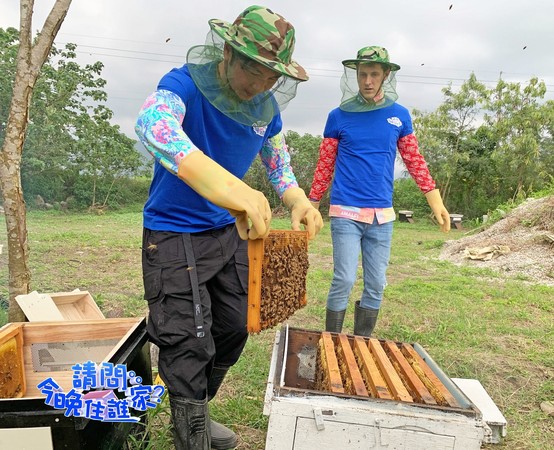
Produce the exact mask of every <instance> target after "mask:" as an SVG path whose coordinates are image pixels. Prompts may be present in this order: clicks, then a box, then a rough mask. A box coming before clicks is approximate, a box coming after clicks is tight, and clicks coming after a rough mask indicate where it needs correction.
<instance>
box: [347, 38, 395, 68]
mask: <svg viewBox="0 0 554 450" xmlns="http://www.w3.org/2000/svg"><path fill="white" fill-rule="evenodd" d="M363 63H365V64H369V63H380V64H384V65H386V66H387V67H389V68H390V69H391V70H392V71H393V72H395V71H397V70H400V66H399V65H398V64H395V63H392V62H390V61H389V52H388V51H387V49H386V48H384V47H379V46H377V45H371V46H369V47H364V48H361V49H360V50H358V54H357V55H356V59H345V60H344V61H343V62H342V65H343V66H345V67H348V68H349V69H356V67H357V66H358V64H363Z"/></svg>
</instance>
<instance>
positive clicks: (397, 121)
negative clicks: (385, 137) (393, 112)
mask: <svg viewBox="0 0 554 450" xmlns="http://www.w3.org/2000/svg"><path fill="white" fill-rule="evenodd" d="M387 122H388V123H390V124H391V125H395V126H397V127H401V126H402V122H401V121H400V119H399V118H398V117H389V118H388V119H387Z"/></svg>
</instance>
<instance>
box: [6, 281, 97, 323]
mask: <svg viewBox="0 0 554 450" xmlns="http://www.w3.org/2000/svg"><path fill="white" fill-rule="evenodd" d="M15 299H16V301H17V303H18V304H19V307H20V308H21V309H22V311H23V312H24V313H25V317H27V319H28V320H29V321H30V322H36V321H43V322H44V321H55V320H87V319H104V314H102V311H100V308H98V305H97V304H96V302H95V301H94V298H92V295H91V294H90V293H89V292H88V291H80V290H79V289H76V290H74V291H72V292H52V293H42V294H39V293H38V292H37V291H33V292H31V293H29V294H25V295H18V296H17V297H16V298H15Z"/></svg>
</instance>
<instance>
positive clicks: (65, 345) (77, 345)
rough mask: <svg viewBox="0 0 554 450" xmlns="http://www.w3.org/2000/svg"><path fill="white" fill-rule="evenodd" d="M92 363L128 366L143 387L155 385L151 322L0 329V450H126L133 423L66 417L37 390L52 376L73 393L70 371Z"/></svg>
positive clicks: (66, 323)
mask: <svg viewBox="0 0 554 450" xmlns="http://www.w3.org/2000/svg"><path fill="white" fill-rule="evenodd" d="M88 360H91V361H94V362H96V363H101V362H111V363H113V364H125V365H126V366H127V370H129V371H130V370H133V371H135V373H136V374H137V375H138V376H140V377H141V378H142V384H143V385H149V384H152V368H151V362H150V352H149V345H148V335H147V332H146V319H145V318H121V319H101V320H81V321H63V322H61V321H54V322H20V323H10V324H7V325H5V326H4V327H2V328H0V361H2V365H1V366H0V397H3V398H0V448H30V449H33V450H35V449H37V450H43V449H45V450H47V449H58V448H60V449H61V448H64V449H66V448H67V449H89V448H90V449H97V448H114V449H115V448H121V445H123V442H124V441H125V439H126V436H127V434H128V433H129V430H130V427H132V425H131V424H126V423H109V422H101V421H95V420H89V419H86V418H81V417H73V416H70V417H65V415H64V412H65V411H64V410H61V409H54V408H52V407H51V406H49V405H46V403H45V397H44V395H42V393H41V392H40V390H39V389H38V387H37V385H38V384H39V383H40V382H42V381H44V380H45V379H47V378H49V377H52V378H53V379H54V380H55V381H56V383H58V384H59V385H60V387H61V388H62V389H63V390H64V391H65V392H68V391H70V390H71V388H72V376H73V372H72V370H71V367H72V366H73V365H74V364H77V363H84V362H86V361H88ZM4 363H5V364H4ZM37 442H38V443H40V444H35V443H37ZM14 443H17V445H16V444H14ZM14 445H16V446H14Z"/></svg>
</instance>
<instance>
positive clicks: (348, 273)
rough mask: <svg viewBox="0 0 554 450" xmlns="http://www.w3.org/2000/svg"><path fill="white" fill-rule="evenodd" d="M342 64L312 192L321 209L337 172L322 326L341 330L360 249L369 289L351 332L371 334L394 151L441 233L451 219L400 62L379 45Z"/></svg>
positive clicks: (388, 225) (388, 235)
mask: <svg viewBox="0 0 554 450" xmlns="http://www.w3.org/2000/svg"><path fill="white" fill-rule="evenodd" d="M342 64H343V66H344V75H343V77H342V79H341V90H342V92H343V97H342V101H341V105H340V106H339V107H338V108H336V109H334V110H333V111H331V112H330V113H329V116H328V118H327V123H326V125H325V130H324V133H323V137H324V139H323V141H322V143H321V146H320V150H319V152H320V154H319V160H318V163H317V167H316V171H315V173H314V178H313V182H312V187H311V191H310V195H309V198H310V201H311V202H312V204H313V205H314V207H316V208H319V201H320V200H321V197H323V194H324V193H325V191H326V190H327V188H328V187H329V185H330V184H331V179H332V178H333V174H334V179H333V182H332V183H333V184H332V188H331V205H330V209H329V216H330V217H331V238H332V241H333V264H334V273H333V280H332V282H331V287H330V290H329V295H328V298H327V312H326V318H325V329H326V330H327V331H332V332H341V330H342V325H343V321H344V315H345V312H346V307H347V305H348V298H349V295H350V292H351V290H352V287H353V286H354V283H355V281H356V273H357V270H358V255H359V254H360V251H361V253H362V267H363V277H364V289H363V293H362V297H361V299H360V301H356V303H355V310H354V334H356V335H361V336H370V335H371V333H372V331H373V329H374V327H375V324H376V322H377V315H378V313H379V308H380V307H381V301H382V298H383V291H384V289H385V286H386V270H387V266H388V263H389V258H390V246H391V240H392V229H393V221H394V220H395V217H396V215H395V212H394V209H393V207H392V194H393V182H394V161H395V158H396V151H397V149H398V151H399V153H400V156H401V157H402V159H403V161H404V163H405V165H406V168H407V169H408V171H409V173H410V175H411V176H412V178H414V180H415V181H416V183H417V185H418V186H419V188H420V189H421V191H422V192H423V193H424V194H425V197H426V198H427V202H428V203H429V206H430V207H431V209H432V211H433V213H434V215H435V217H436V219H437V221H438V223H439V224H440V226H441V229H442V230H443V231H448V230H449V229H450V217H449V214H448V211H447V210H446V208H445V207H444V205H443V203H442V199H441V196H440V192H439V190H438V189H436V188H435V182H434V181H433V178H432V177H431V175H430V173H429V170H428V168H427V164H426V162H425V160H424V159H423V156H422V155H421V154H420V153H419V150H418V143H417V139H416V137H415V135H414V133H413V130H412V120H411V117H410V114H409V112H408V110H407V109H406V108H404V107H403V106H401V105H399V104H398V103H396V102H395V101H396V99H397V98H398V95H397V94H396V89H395V87H396V80H395V73H396V71H398V70H399V69H400V66H399V65H398V64H394V63H392V62H390V61H389V54H388V52H387V50H386V49H385V48H383V47H378V46H370V47H364V48H362V49H361V50H359V51H358V54H357V56H356V58H355V59H347V60H345V61H343V62H342Z"/></svg>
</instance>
